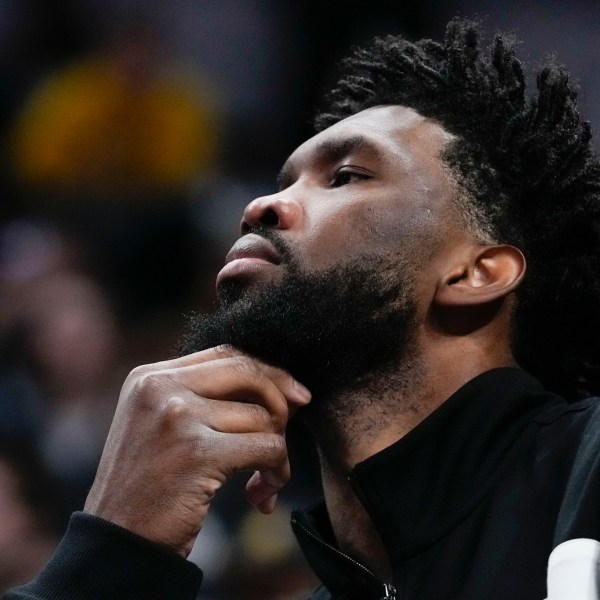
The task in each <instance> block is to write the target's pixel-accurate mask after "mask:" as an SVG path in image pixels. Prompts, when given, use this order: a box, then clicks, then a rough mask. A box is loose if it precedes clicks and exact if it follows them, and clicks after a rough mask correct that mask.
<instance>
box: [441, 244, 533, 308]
mask: <svg viewBox="0 0 600 600" xmlns="http://www.w3.org/2000/svg"><path fill="white" fill-rule="evenodd" d="M525 268H526V262H525V257H524V256H523V254H522V252H521V251H520V250H519V249H518V248H515V247H514V246H509V245H500V246H483V247H482V246H479V247H474V248H472V250H471V252H469V253H468V255H467V256H464V255H463V257H462V259H461V261H460V262H459V263H458V264H455V265H454V266H453V268H452V269H451V270H450V271H449V272H447V273H446V274H445V275H444V276H443V277H442V278H441V279H440V282H439V284H438V287H437V289H436V293H435V297H434V302H435V303H437V304H438V305H440V306H448V307H450V306H476V305H481V304H486V303H488V302H493V301H494V300H498V299H500V298H502V297H504V296H506V295H508V294H509V293H510V292H512V291H513V290H515V289H516V288H517V287H518V286H519V284H520V283H521V281H522V279H523V277H524V275H525Z"/></svg>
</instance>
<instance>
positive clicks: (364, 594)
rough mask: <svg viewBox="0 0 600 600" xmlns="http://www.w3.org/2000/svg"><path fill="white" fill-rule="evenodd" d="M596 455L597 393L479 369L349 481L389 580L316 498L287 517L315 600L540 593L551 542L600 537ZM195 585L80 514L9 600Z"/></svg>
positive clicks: (142, 546)
mask: <svg viewBox="0 0 600 600" xmlns="http://www.w3.org/2000/svg"><path fill="white" fill-rule="evenodd" d="M599 463H600V404H599V403H598V400H597V399H594V398H591V399H587V400H584V401H581V402H578V403H575V404H567V403H566V402H565V401H564V400H563V399H562V398H560V397H558V396H555V395H553V394H550V393H547V392H545V391H544V390H543V389H542V388H541V386H540V385H539V383H538V382H537V381H536V380H535V379H533V378H531V377H530V376H528V375H527V374H525V373H523V372H522V371H519V370H517V369H496V370H494V371H490V372H488V373H484V374H482V375H480V376H479V377H477V378H475V379H473V380H472V381H470V382H469V383H468V384H467V385H465V386H464V387H463V388H461V389H460V390H459V391H458V392H457V393H456V394H454V395H453V396H452V397H451V398H450V399H449V400H447V401H446V402H445V403H444V404H443V405H442V406H441V407H440V408H439V409H438V410H436V411H435V412H434V413H433V414H431V415H430V416H429V417H428V418H427V419H425V420H424V421H423V422H422V423H421V424H420V425H419V426H418V427H416V428H415V429H414V430H413V431H411V432H410V433H409V434H408V435H407V436H405V437H404V438H402V439H401V440H400V441H398V442H397V443H396V444H394V445H392V446H391V447H389V448H387V449H386V450H384V451H382V452H380V453H378V454H377V455H375V456H373V457H371V458H369V459H368V460H366V461H364V462H363V463H360V464H359V465H357V466H356V467H355V469H354V470H353V472H352V474H351V476H350V479H351V482H352V486H353V488H354V490H355V491H356V493H357V494H358V496H359V498H360V499H361V501H362V503H363V504H364V506H365V508H366V509H367V511H368V513H369V514H370V516H371V518H372V519H373V522H374V523H375V526H376V527H377V529H378V531H379V533H380V535H381V537H382V539H383V541H384V544H385V545H386V547H387V550H388V552H389V556H390V558H391V561H392V565H393V569H394V577H393V581H391V582H389V583H390V584H391V585H390V586H385V587H384V584H383V582H379V581H378V580H377V578H376V577H374V576H373V575H371V574H369V573H368V571H367V570H365V568H364V567H363V566H362V565H360V564H359V563H357V562H356V561H354V560H353V559H351V558H350V557H345V556H344V555H342V554H341V553H339V551H338V550H336V548H335V542H334V540H333V535H332V532H331V526H330V524H329V520H328V518H327V512H326V509H325V507H324V506H322V505H321V506H318V507H316V508H315V509H313V510H311V511H309V512H307V513H299V512H295V513H294V514H293V516H292V522H293V527H294V530H295V532H296V534H297V536H298V539H299V542H300V544H301V546H302V548H303V550H304V552H305V554H306V556H307V558H308V560H309V562H310V564H311V565H312V567H313V569H314V570H315V572H316V573H317V575H318V576H319V577H320V578H321V580H322V581H323V583H324V585H325V587H323V588H321V589H320V590H319V591H317V592H316V593H315V595H314V596H313V600H330V599H332V598H333V599H335V600H371V599H373V600H380V599H381V598H385V597H386V596H385V594H386V593H387V595H388V597H389V598H394V597H395V598H396V599H397V600H433V599H435V600H482V599H485V600H507V598H511V599H518V600H543V598H545V597H546V567H547V562H548V556H549V554H550V552H551V551H552V549H553V548H554V547H555V546H556V545H558V544H559V543H561V542H563V541H565V540H567V539H572V538H578V537H589V538H594V539H600V464H599ZM200 580H201V575H200V572H199V571H198V570H197V569H196V568H195V567H194V566H193V565H192V564H191V563H188V562H186V561H184V560H183V559H181V558H180V557H178V556H175V555H173V554H171V553H169V552H167V551H165V550H163V549H161V548H159V547H156V546H154V545H153V544H151V543H150V542H147V541H145V540H143V539H141V538H138V537H137V536H134V535H133V534H130V533H129V532H127V531H124V530H122V529H120V528H118V527H117V526H115V525H112V524H110V523H106V522H104V521H102V520H101V519H97V518H94V517H90V516H87V515H81V514H79V515H75V516H74V517H73V519H72V522H71V525H70V528H69V531H68V532H67V534H66V536H65V538H64V539H63V541H62V543H61V546H60V548H59V550H58V551H57V553H56V554H55V557H54V558H53V559H52V561H51V563H50V565H49V566H48V567H47V568H46V569H45V571H44V572H43V573H42V574H41V575H40V577H38V578H37V579H36V580H35V581H33V582H32V583H30V584H28V585H27V586H23V587H22V588H19V589H17V590H14V591H12V592H9V593H8V594H7V595H6V598H7V600H8V599H10V600H16V599H20V600H21V599H31V600H33V599H42V598H43V599H45V600H49V599H61V600H64V599H66V598H73V599H75V598H81V599H82V600H83V599H85V600H96V599H98V600H100V599H101V598H102V599H106V598H119V599H123V600H126V599H131V600H134V599H135V600H141V599H142V598H143V599H145V600H146V599H153V598H156V599H159V598H160V599H166V598H170V599H174V600H193V598H194V597H195V594H196V590H197V587H198V585H199V583H200ZM392 585H393V588H394V589H393V588H392Z"/></svg>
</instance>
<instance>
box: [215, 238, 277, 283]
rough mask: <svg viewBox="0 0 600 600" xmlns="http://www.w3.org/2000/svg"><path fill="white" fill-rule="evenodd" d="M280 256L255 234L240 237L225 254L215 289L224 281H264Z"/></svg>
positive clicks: (268, 243)
mask: <svg viewBox="0 0 600 600" xmlns="http://www.w3.org/2000/svg"><path fill="white" fill-rule="evenodd" d="M280 263H281V255H280V254H279V252H278V251H277V250H276V248H275V246H273V244H271V242H269V241H268V240H267V239H265V238H263V237H261V236H260V235H257V234H255V233H249V234H247V235H245V236H244V237H241V238H240V239H239V240H238V241H237V242H236V243H235V244H234V245H233V247H232V248H231V250H230V251H229V252H228V253H227V256H226V257H225V266H224V267H223V268H222V269H221V270H220V271H219V274H218V275H217V288H218V287H219V286H220V285H221V283H222V282H223V281H224V280H226V279H232V278H233V279H245V280H248V281H250V280H257V281H260V280H265V278H269V277H270V275H271V274H272V268H273V267H275V266H277V265H279V264H280Z"/></svg>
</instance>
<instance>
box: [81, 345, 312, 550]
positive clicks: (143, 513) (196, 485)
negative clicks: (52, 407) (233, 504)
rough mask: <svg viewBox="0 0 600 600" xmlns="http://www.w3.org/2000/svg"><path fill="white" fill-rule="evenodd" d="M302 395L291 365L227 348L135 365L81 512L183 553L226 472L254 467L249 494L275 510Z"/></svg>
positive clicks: (286, 473) (304, 401)
mask: <svg viewBox="0 0 600 600" xmlns="http://www.w3.org/2000/svg"><path fill="white" fill-rule="evenodd" d="M308 402H310V393H309V392H308V390H307V389H306V388H304V386H302V385H301V384H300V383H298V382H297V381H296V380H294V379H293V378H292V376H291V375H289V373H286V372H285V371H283V370H281V369H276V368H275V367H272V366H270V365H267V364H265V363H263V362H261V361H259V360H257V359H255V358H252V357H250V356H247V355H245V354H243V353H242V352H240V351H238V350H236V349H235V348H232V347H229V346H220V347H217V348H212V349H210V350H205V351H202V352H198V353H196V354H191V355H189V356H184V357H182V358H178V359H175V360H170V361H165V362H160V363H156V364H152V365H146V366H142V367H138V368H136V369H134V370H133V371H132V372H131V373H130V374H129V376H128V378H127V379H126V381H125V383H124V385H123V388H122V390H121V396H120V398H119V403H118V406H117V410H116V412H115V417H114V420H113V424H112V426H111V429H110V432H109V434H108V438H107V441H106V445H105V448H104V452H103V454H102V458H101V460H100V466H99V468H98V473H97V475H96V479H95V481H94V484H93V486H92V489H91V491H90V493H89V495H88V498H87V501H86V504H85V509H84V510H85V511H86V512H88V513H90V514H93V515H96V516H99V517H102V518H104V519H107V520H109V521H112V522H113V523H116V524H117V525H120V526H122V527H125V528H126V529H129V530H130V531H133V532H134V533H137V534H138V535H141V536H143V537H145V538H147V539H150V540H152V541H154V542H157V543H160V544H163V545H165V546H168V547H170V548H172V549H173V550H175V551H176V552H178V553H180V554H182V555H183V556H187V555H188V554H189V552H190V550H191V548H192V545H193V543H194V540H195V538H196V536H197V535H198V532H199V531H200V528H201V527H202V523H203V521H204V519H205V517H206V514H207V512H208V509H209V506H210V502H211V500H212V499H213V497H214V495H215V493H216V492H217V490H218V489H219V488H220V487H221V486H222V485H223V484H224V483H225V481H226V480H227V479H228V478H229V477H231V475H233V473H235V472H237V471H241V470H246V469H254V470H256V471H257V473H255V475H254V476H253V477H252V478H251V480H250V481H249V482H248V486H247V488H246V495H247V497H248V500H249V501H250V502H251V503H252V504H254V505H255V506H257V508H258V509H259V510H261V511H262V512H271V511H272V510H273V508H274V506H275V499H276V495H277V492H278V491H279V490H280V489H281V488H282V487H283V486H284V485H285V484H286V483H287V481H288V480H289V476H290V473H289V463H288V457H287V448H286V444H285V439H284V432H285V427H286V424H287V421H288V418H289V416H290V413H293V412H294V411H295V410H297V409H298V408H299V407H301V406H304V405H306V404H308Z"/></svg>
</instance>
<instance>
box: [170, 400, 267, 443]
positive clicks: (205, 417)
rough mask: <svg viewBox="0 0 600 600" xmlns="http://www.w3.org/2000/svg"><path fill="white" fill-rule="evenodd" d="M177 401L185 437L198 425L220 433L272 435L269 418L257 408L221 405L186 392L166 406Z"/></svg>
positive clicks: (228, 404) (230, 403) (236, 404)
mask: <svg viewBox="0 0 600 600" xmlns="http://www.w3.org/2000/svg"><path fill="white" fill-rule="evenodd" d="M177 399H179V400H181V401H182V402H183V404H184V405H185V409H184V410H185V414H184V415H183V417H182V421H184V423H185V424H187V430H188V433H191V434H193V433H194V432H195V428H196V427H197V424H198V423H202V425H204V426H206V427H209V428H210V429H212V430H213V431H216V432H220V433H260V432H265V433H275V426H274V423H273V419H272V417H271V414H270V413H269V411H268V410H267V409H266V408H264V407H263V406H260V405H259V404H254V403H252V404H246V403H244V402H221V401H220V400H215V399H211V398H202V397H199V396H197V395H196V394H194V393H193V392H191V391H189V390H186V391H184V392H183V393H182V394H180V395H178V396H173V397H171V398H170V402H173V401H177Z"/></svg>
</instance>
